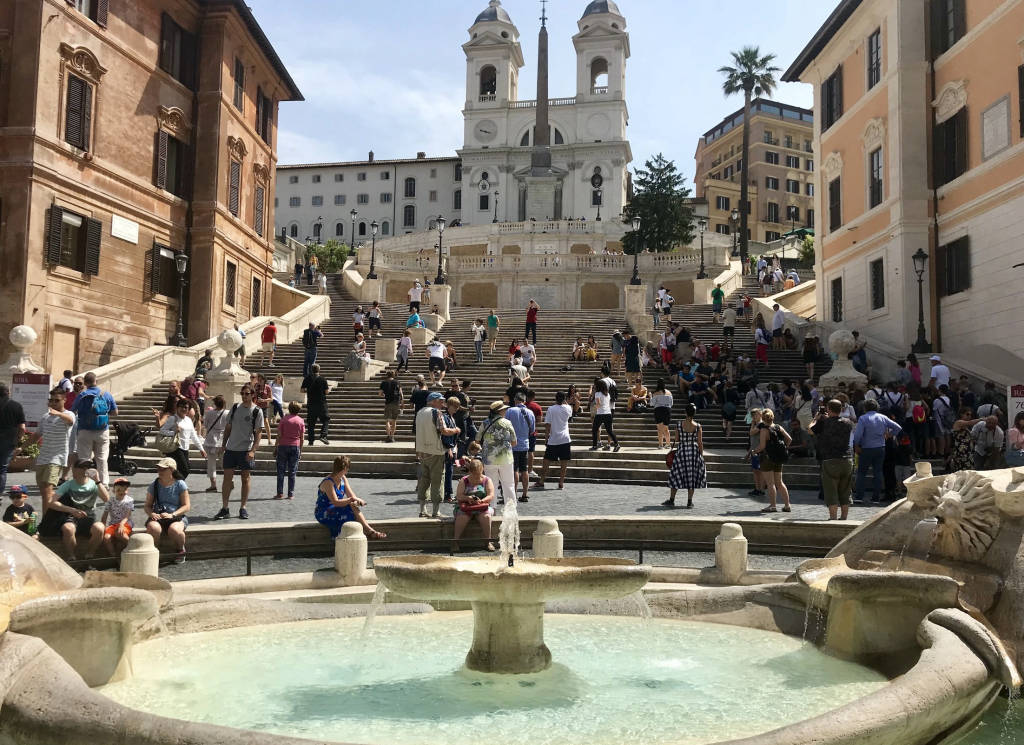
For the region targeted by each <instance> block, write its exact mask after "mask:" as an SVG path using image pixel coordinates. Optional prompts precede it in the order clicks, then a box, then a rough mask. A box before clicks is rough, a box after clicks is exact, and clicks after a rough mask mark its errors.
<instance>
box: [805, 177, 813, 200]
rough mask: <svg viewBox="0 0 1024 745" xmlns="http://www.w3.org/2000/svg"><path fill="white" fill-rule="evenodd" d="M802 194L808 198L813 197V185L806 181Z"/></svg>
mask: <svg viewBox="0 0 1024 745" xmlns="http://www.w3.org/2000/svg"><path fill="white" fill-rule="evenodd" d="M804 193H805V194H806V195H807V196H809V197H813V196H814V184H812V183H811V182H810V181H808V182H807V183H806V184H804Z"/></svg>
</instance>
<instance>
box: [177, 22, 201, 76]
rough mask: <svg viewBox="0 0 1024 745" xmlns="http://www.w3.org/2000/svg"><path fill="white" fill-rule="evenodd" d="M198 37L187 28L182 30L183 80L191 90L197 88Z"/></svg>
mask: <svg viewBox="0 0 1024 745" xmlns="http://www.w3.org/2000/svg"><path fill="white" fill-rule="evenodd" d="M196 39H197V37H196V35H195V34H190V33H189V32H187V31H186V30H185V29H182V30H181V82H182V83H184V84H185V85H186V86H187V87H188V89H189V90H193V91H194V90H196V53H197V50H198V46H199V45H198V43H197V41H196Z"/></svg>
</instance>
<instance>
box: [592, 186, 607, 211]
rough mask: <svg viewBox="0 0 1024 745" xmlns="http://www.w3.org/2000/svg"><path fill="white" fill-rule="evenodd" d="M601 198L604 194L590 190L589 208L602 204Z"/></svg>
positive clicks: (598, 190) (597, 190)
mask: <svg viewBox="0 0 1024 745" xmlns="http://www.w3.org/2000/svg"><path fill="white" fill-rule="evenodd" d="M603 196H604V193H603V192H602V191H601V190H600V189H592V190H591V191H590V206H591V207H597V206H600V205H602V204H604V202H603V201H602V199H603Z"/></svg>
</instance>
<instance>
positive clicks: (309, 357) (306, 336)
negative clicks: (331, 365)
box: [302, 321, 324, 378]
mask: <svg viewBox="0 0 1024 745" xmlns="http://www.w3.org/2000/svg"><path fill="white" fill-rule="evenodd" d="M323 336H324V332H323V331H321V330H320V327H319V326H317V325H316V324H315V323H313V322H312V321H310V323H309V328H308V329H306V330H305V331H303V332H302V348H303V349H304V350H305V352H304V353H303V356H302V377H303V378H308V377H309V374H310V372H309V371H310V368H311V367H313V364H314V363H315V362H316V353H317V345H318V344H319V343H320V340H321V339H322V338H323Z"/></svg>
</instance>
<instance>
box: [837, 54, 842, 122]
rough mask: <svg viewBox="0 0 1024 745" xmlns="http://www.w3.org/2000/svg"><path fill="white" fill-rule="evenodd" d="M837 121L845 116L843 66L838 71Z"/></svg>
mask: <svg viewBox="0 0 1024 745" xmlns="http://www.w3.org/2000/svg"><path fill="white" fill-rule="evenodd" d="M835 95H836V119H838V118H839V117H841V116H842V115H843V66H842V65H839V67H838V68H837V69H836V94H835Z"/></svg>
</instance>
